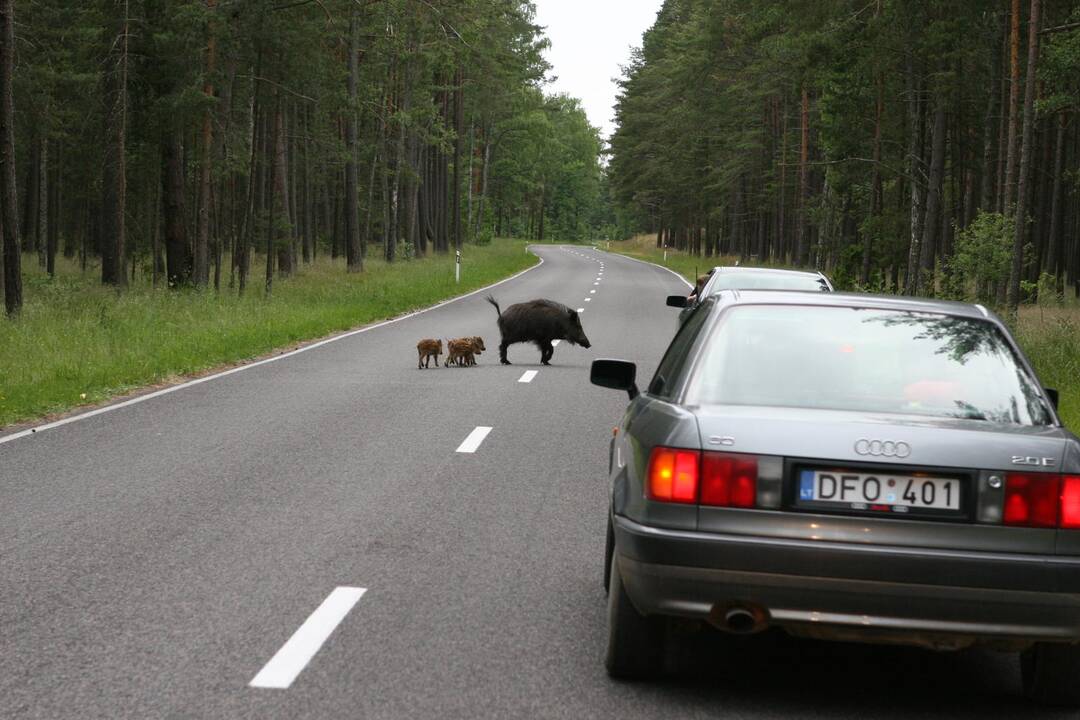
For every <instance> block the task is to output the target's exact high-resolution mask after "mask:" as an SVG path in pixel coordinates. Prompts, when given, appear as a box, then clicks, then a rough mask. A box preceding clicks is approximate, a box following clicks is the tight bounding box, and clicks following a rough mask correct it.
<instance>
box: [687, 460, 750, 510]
mask: <svg viewBox="0 0 1080 720" xmlns="http://www.w3.org/2000/svg"><path fill="white" fill-rule="evenodd" d="M757 474H758V468H757V459H756V458H753V457H748V456H746V455H730V454H727V453H712V452H707V453H704V454H703V456H702V461H701V504H702V505H716V506H719V507H741V508H751V507H754V505H755V504H756V500H757Z"/></svg>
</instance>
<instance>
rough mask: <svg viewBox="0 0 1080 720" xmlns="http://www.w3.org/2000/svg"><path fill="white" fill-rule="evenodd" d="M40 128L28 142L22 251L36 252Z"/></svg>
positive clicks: (39, 186)
mask: <svg viewBox="0 0 1080 720" xmlns="http://www.w3.org/2000/svg"><path fill="white" fill-rule="evenodd" d="M40 134H41V131H40V129H39V130H37V131H36V134H35V136H34V138H33V140H32V141H31V143H30V166H29V167H28V168H27V172H26V183H25V184H24V186H23V188H24V190H25V191H26V197H24V198H23V207H22V222H21V223H20V224H19V227H21V229H22V250H23V252H37V217H38V190H39V189H40V188H41V180H40V174H41V144H42V139H41V137H40Z"/></svg>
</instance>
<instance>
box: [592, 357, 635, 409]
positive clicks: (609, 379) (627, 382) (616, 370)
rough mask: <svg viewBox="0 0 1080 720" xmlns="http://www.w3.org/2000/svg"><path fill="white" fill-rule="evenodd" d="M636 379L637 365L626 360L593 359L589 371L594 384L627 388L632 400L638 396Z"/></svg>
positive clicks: (615, 388)
mask: <svg viewBox="0 0 1080 720" xmlns="http://www.w3.org/2000/svg"><path fill="white" fill-rule="evenodd" d="M636 379H637V365H635V364H634V363H632V362H627V361H626V360H593V362H592V370H591V371H590V373H589V380H590V381H591V382H592V384H593V385H599V386H600V387H606V388H611V389H612V390H625V391H626V392H627V394H629V395H630V399H631V400H633V399H634V398H636V397H637V396H638V389H637V384H636V383H635V380H636Z"/></svg>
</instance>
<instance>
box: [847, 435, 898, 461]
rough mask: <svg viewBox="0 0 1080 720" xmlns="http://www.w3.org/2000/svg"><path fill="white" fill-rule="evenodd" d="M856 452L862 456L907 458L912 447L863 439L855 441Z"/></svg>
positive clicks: (889, 441)
mask: <svg viewBox="0 0 1080 720" xmlns="http://www.w3.org/2000/svg"><path fill="white" fill-rule="evenodd" d="M855 452H857V453H859V454H860V455H873V456H874V457H894V458H906V457H907V456H908V455H910V454H911V446H910V445H908V444H907V443H906V442H893V441H892V440H867V439H866V438H863V439H861V440H857V441H855Z"/></svg>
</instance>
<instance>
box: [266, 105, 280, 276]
mask: <svg viewBox="0 0 1080 720" xmlns="http://www.w3.org/2000/svg"><path fill="white" fill-rule="evenodd" d="M280 120H281V95H280V93H279V92H278V91H277V90H275V91H274V112H273V115H272V116H271V117H270V142H269V143H268V144H267V146H266V150H267V155H268V156H269V157H268V158H267V160H268V163H267V164H268V165H269V167H268V169H267V172H268V175H269V179H268V181H267V183H266V187H267V196H266V203H267V210H266V295H267V297H269V296H270V293H271V291H272V290H273V289H274V238H275V235H276V234H277V228H276V227H275V225H276V222H275V220H276V218H275V217H274V208H275V205H276V203H275V201H276V200H277V193H276V192H275V191H274V190H275V188H276V187H277V182H278V179H277V171H278V163H277V147H278V143H280V142H281V141H282V138H281V137H280V135H279V132H280V128H281V124H280Z"/></svg>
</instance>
